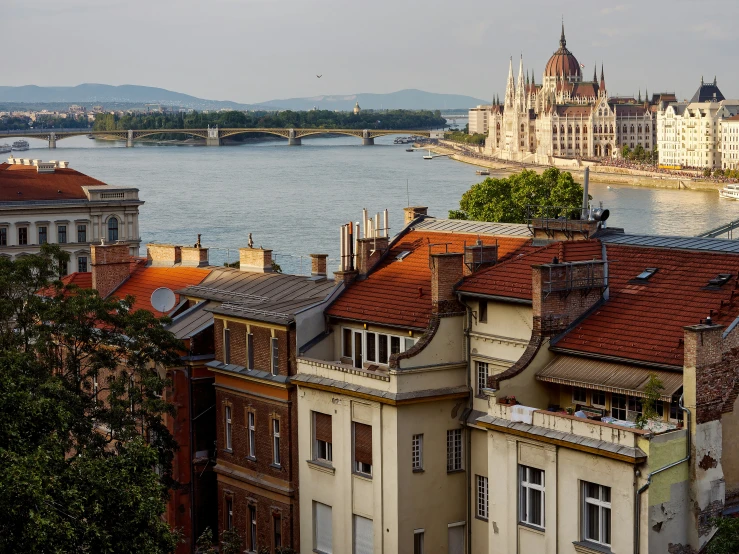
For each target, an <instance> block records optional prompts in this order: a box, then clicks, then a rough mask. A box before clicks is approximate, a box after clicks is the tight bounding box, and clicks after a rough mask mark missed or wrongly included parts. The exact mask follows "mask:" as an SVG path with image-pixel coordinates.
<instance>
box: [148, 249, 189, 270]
mask: <svg viewBox="0 0 739 554" xmlns="http://www.w3.org/2000/svg"><path fill="white" fill-rule="evenodd" d="M146 257H147V259H148V263H149V265H152V266H155V267H171V266H174V265H177V264H179V263H181V262H182V247H181V246H177V245H174V244H147V245H146Z"/></svg>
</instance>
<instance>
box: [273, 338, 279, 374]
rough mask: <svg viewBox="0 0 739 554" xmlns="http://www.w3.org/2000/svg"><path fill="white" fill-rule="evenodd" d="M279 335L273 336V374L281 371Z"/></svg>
mask: <svg viewBox="0 0 739 554" xmlns="http://www.w3.org/2000/svg"><path fill="white" fill-rule="evenodd" d="M277 345H278V341H277V337H272V375H277V374H278V373H280V353H279V349H278V346H277Z"/></svg>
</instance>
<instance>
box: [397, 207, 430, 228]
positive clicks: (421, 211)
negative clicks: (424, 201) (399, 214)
mask: <svg viewBox="0 0 739 554" xmlns="http://www.w3.org/2000/svg"><path fill="white" fill-rule="evenodd" d="M428 211H429V209H428V207H427V206H408V207H407V208H403V214H404V219H403V226H404V227H406V226H407V225H408V224H409V223H410V222H411V221H413V220H414V219H416V218H417V217H419V216H422V215H428Z"/></svg>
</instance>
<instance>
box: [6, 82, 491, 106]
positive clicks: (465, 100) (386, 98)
mask: <svg viewBox="0 0 739 554" xmlns="http://www.w3.org/2000/svg"><path fill="white" fill-rule="evenodd" d="M0 102H6V103H26V104H58V103H70V104H86V105H90V104H103V105H105V104H117V105H121V104H165V105H175V106H182V107H185V108H193V109H196V110H219V109H234V110H256V109H268V110H270V109H271V110H275V109H282V110H296V111H303V110H312V109H313V108H314V107H318V108H320V109H323V110H340V111H348V110H351V109H353V108H354V104H355V103H356V102H359V105H360V107H361V108H363V109H373V110H379V109H391V110H392V109H398V110H401V109H407V110H414V109H415V110H422V109H424V110H444V109H449V110H451V109H466V108H471V107H473V106H477V105H478V104H485V103H487V101H486V100H481V99H479V98H473V97H471V96H463V95H459V94H437V93H433V92H425V91H423V90H416V89H407V90H400V91H398V92H390V93H387V94H373V93H359V94H344V95H324V96H314V97H310V98H287V99H283V100H269V101H267V102H262V103H259V104H242V103H239V102H232V101H229V100H206V99H203V98H197V97H195V96H190V95H189V94H183V93H181V92H174V91H171V90H167V89H163V88H157V87H145V86H140V85H120V86H112V85H101V84H95V83H84V84H82V85H77V86H75V87H39V86H36V85H24V86H19V87H7V86H0Z"/></svg>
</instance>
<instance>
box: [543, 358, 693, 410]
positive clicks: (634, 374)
mask: <svg viewBox="0 0 739 554" xmlns="http://www.w3.org/2000/svg"><path fill="white" fill-rule="evenodd" d="M650 375H655V376H656V377H657V378H658V379H659V380H660V381H661V382H662V385H663V386H664V387H665V388H664V389H663V390H662V392H661V395H660V398H661V399H662V400H664V401H665V402H670V401H671V400H672V396H673V395H674V394H675V393H676V392H677V391H678V390H679V389H680V387H682V386H683V374H682V372H679V371H665V370H658V369H648V368H644V367H638V366H633V365H627V364H618V363H614V362H605V361H602V360H593V359H589V358H579V357H576V356H559V357H557V358H556V359H555V360H554V361H553V362H552V363H550V364H549V365H548V366H546V367H545V368H544V369H542V370H541V371H539V372H538V373H537V374H536V378H537V379H538V380H539V381H546V382H548V383H559V384H560V385H570V386H573V387H583V388H586V389H595V390H602V391H606V392H615V393H617V394H628V395H631V396H641V397H646V394H645V393H644V388H645V387H646V386H647V383H648V382H649V376H650Z"/></svg>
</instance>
